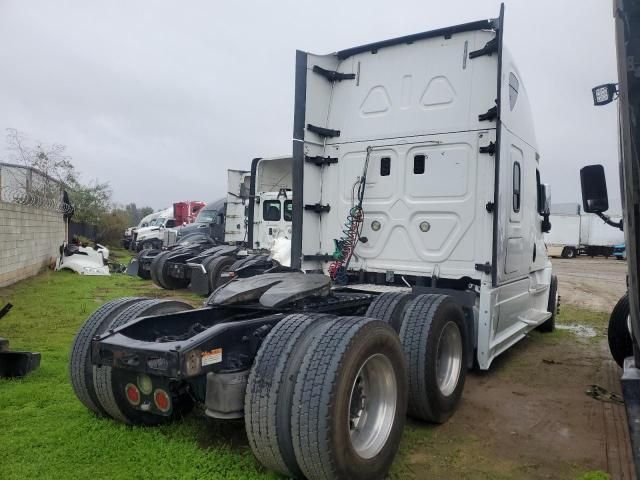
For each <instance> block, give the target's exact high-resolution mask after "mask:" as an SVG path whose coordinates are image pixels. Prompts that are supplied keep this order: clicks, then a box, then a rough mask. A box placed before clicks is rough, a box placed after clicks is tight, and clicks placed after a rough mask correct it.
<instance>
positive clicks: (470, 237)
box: [320, 131, 494, 278]
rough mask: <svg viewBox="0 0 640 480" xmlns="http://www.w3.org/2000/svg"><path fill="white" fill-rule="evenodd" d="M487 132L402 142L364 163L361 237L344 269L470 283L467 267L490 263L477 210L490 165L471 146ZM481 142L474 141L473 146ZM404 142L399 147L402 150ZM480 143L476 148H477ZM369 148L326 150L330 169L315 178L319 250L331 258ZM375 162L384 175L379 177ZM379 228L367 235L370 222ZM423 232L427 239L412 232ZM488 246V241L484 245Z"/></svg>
mask: <svg viewBox="0 0 640 480" xmlns="http://www.w3.org/2000/svg"><path fill="white" fill-rule="evenodd" d="M493 134H494V132H492V131H489V132H483V133H481V134H480V133H477V132H468V133H455V134H448V135H439V136H436V137H419V138H417V139H411V143H410V142H409V139H402V140H401V142H402V143H398V144H395V145H389V144H388V143H384V146H382V147H380V148H375V149H374V150H373V151H372V153H371V155H370V161H369V169H368V172H367V184H366V189H365V197H364V202H363V209H364V212H365V218H364V223H363V227H362V236H364V237H366V238H367V242H366V243H363V242H361V243H359V244H358V246H357V248H356V252H355V257H354V259H353V260H352V262H351V265H350V266H351V268H353V269H359V268H365V269H366V270H367V271H380V272H384V271H387V270H393V271H394V272H397V273H405V274H412V273H413V274H418V273H421V274H429V273H430V272H432V271H433V269H434V268H435V266H436V265H438V269H439V270H440V274H441V276H443V277H449V278H459V277H461V276H465V275H466V276H471V277H474V278H475V277H478V276H479V273H478V272H477V271H476V270H475V263H484V262H486V261H488V260H490V258H491V241H490V240H489V241H487V240H482V237H483V236H486V235H489V236H490V235H491V215H490V214H489V213H488V212H487V211H486V209H485V208H484V206H485V204H486V202H488V201H489V200H491V198H492V195H493V162H492V158H491V157H490V156H488V155H479V154H478V148H479V145H480V144H482V145H484V144H485V143H488V141H489V140H491V139H493V138H494V137H493ZM480 135H482V138H480ZM405 142H406V143H405ZM481 142H482V143H481ZM367 146H373V147H375V143H370V144H360V143H353V144H346V145H333V146H331V147H330V148H329V149H328V152H330V155H332V156H335V157H337V158H338V163H337V164H334V165H332V166H330V167H325V169H324V170H323V192H322V195H323V196H322V199H323V200H322V202H323V203H329V204H330V205H331V211H330V212H329V213H327V214H324V215H322V229H321V231H322V233H321V241H320V243H321V247H322V248H321V249H322V251H323V252H333V249H334V240H335V239H338V238H339V237H340V234H341V231H342V226H343V224H344V222H345V221H346V219H347V216H348V212H349V209H350V208H351V205H352V201H353V187H354V182H355V181H356V179H358V178H359V177H360V176H361V175H362V173H363V166H364V162H365V158H366V147H367ZM415 155H424V156H425V163H424V173H422V174H416V173H414V157H415ZM382 158H389V159H390V168H389V175H388V176H382V175H381V174H380V164H381V159H382ZM374 221H376V222H379V224H380V229H379V230H378V231H374V230H373V229H372V222H374ZM425 222H426V224H428V231H426V232H425V231H422V230H421V229H420V225H421V224H423V225H424V224H425ZM489 238H490V237H489Z"/></svg>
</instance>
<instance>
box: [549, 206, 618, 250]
mask: <svg viewBox="0 0 640 480" xmlns="http://www.w3.org/2000/svg"><path fill="white" fill-rule="evenodd" d="M551 212H552V213H551V216H550V221H551V231H550V232H548V233H546V234H545V236H544V240H545V243H546V245H547V252H548V254H549V256H551V257H562V258H575V257H576V256H578V255H589V256H592V257H595V256H605V257H609V256H611V255H612V254H613V248H614V246H615V245H618V244H620V243H623V242H624V234H623V233H622V232H621V231H620V230H617V229H615V228H611V227H610V226H609V225H607V224H606V223H604V221H602V219H600V218H598V216H597V215H594V214H592V213H580V206H579V205H577V204H561V205H552V207H551ZM620 218H621V217H620V216H619V215H612V216H611V219H612V220H613V221H618V220H620Z"/></svg>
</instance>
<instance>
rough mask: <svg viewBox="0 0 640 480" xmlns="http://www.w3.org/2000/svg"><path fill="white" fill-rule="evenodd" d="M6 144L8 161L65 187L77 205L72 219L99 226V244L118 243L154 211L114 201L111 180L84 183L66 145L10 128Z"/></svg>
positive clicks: (133, 204)
mask: <svg viewBox="0 0 640 480" xmlns="http://www.w3.org/2000/svg"><path fill="white" fill-rule="evenodd" d="M6 147H7V152H8V155H7V160H8V163H13V164H16V165H22V166H25V167H30V168H34V169H36V170H38V171H40V172H41V173H43V174H44V175H45V176H46V177H48V178H51V179H54V180H56V181H58V182H60V183H61V184H62V185H63V186H64V189H65V190H66V191H67V193H68V196H69V203H71V205H72V206H73V208H74V214H73V219H72V220H73V221H75V222H78V223H86V224H88V225H94V226H96V228H97V232H98V233H97V238H96V240H97V241H99V242H100V243H106V244H111V245H114V244H116V243H118V241H119V240H120V237H121V236H122V232H123V230H124V229H126V228H127V227H129V226H132V225H137V224H138V223H139V222H140V220H141V219H142V218H143V217H145V216H147V215H149V214H150V213H153V208H151V207H138V206H137V205H136V204H135V203H129V204H127V205H118V204H117V203H115V202H114V201H113V191H112V189H111V186H110V185H109V183H108V182H100V181H98V180H94V181H91V182H89V183H84V182H82V180H81V179H80V176H79V172H78V171H77V170H76V168H75V166H74V164H73V162H72V158H71V156H70V155H68V154H67V153H66V150H67V147H66V146H65V145H62V144H58V143H54V144H48V143H44V142H40V141H36V140H33V139H31V138H29V136H28V135H26V134H25V133H24V132H21V131H19V130H17V129H15V128H8V129H7V130H6Z"/></svg>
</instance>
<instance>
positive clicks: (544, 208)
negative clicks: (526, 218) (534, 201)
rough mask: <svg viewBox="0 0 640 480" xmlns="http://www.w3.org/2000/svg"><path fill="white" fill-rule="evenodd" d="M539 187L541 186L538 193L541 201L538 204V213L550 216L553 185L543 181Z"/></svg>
mask: <svg viewBox="0 0 640 480" xmlns="http://www.w3.org/2000/svg"><path fill="white" fill-rule="evenodd" d="M538 188H540V192H539V194H538V198H539V199H540V203H539V204H538V214H539V215H542V216H545V215H547V216H548V215H549V211H550V208H551V186H550V185H549V184H548V183H542V184H540V186H539V187H538Z"/></svg>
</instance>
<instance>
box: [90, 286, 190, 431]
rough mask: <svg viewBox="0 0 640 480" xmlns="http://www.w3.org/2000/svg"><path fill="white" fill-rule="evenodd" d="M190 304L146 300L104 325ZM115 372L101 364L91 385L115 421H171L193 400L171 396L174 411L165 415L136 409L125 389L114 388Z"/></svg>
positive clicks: (117, 325)
mask: <svg viewBox="0 0 640 480" xmlns="http://www.w3.org/2000/svg"><path fill="white" fill-rule="evenodd" d="M192 308H193V307H192V306H191V305H189V304H187V303H185V302H182V301H179V300H158V299H154V300H145V301H143V302H139V303H136V304H133V305H131V306H129V307H128V308H126V309H125V310H123V311H122V312H120V313H119V314H118V315H117V316H116V317H112V321H111V323H110V324H109V325H108V326H107V328H117V327H120V326H122V325H124V324H125V323H127V322H130V321H131V320H133V319H135V318H138V317H143V316H147V315H161V314H169V313H176V312H182V311H185V310H191V309H192ZM116 373H117V372H116V371H114V369H112V368H111V367H106V366H102V367H99V368H96V369H95V370H94V384H95V389H96V394H97V397H98V401H99V402H100V405H101V406H102V408H103V409H104V411H105V412H106V414H107V415H108V416H110V417H111V418H113V419H114V420H119V421H121V422H124V423H127V424H130V425H150V426H153V425H160V424H163V423H167V422H170V421H172V420H174V419H176V418H178V417H180V416H182V415H184V414H186V413H187V412H188V411H189V410H190V409H191V408H192V407H193V402H191V401H190V399H187V398H181V399H174V404H175V405H176V407H174V410H173V412H172V415H171V416H168V417H164V416H161V415H154V414H152V413H148V412H142V411H140V410H136V409H135V408H133V407H132V406H131V405H129V402H128V401H127V399H126V398H125V395H124V388H117V387H118V381H117V376H116Z"/></svg>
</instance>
